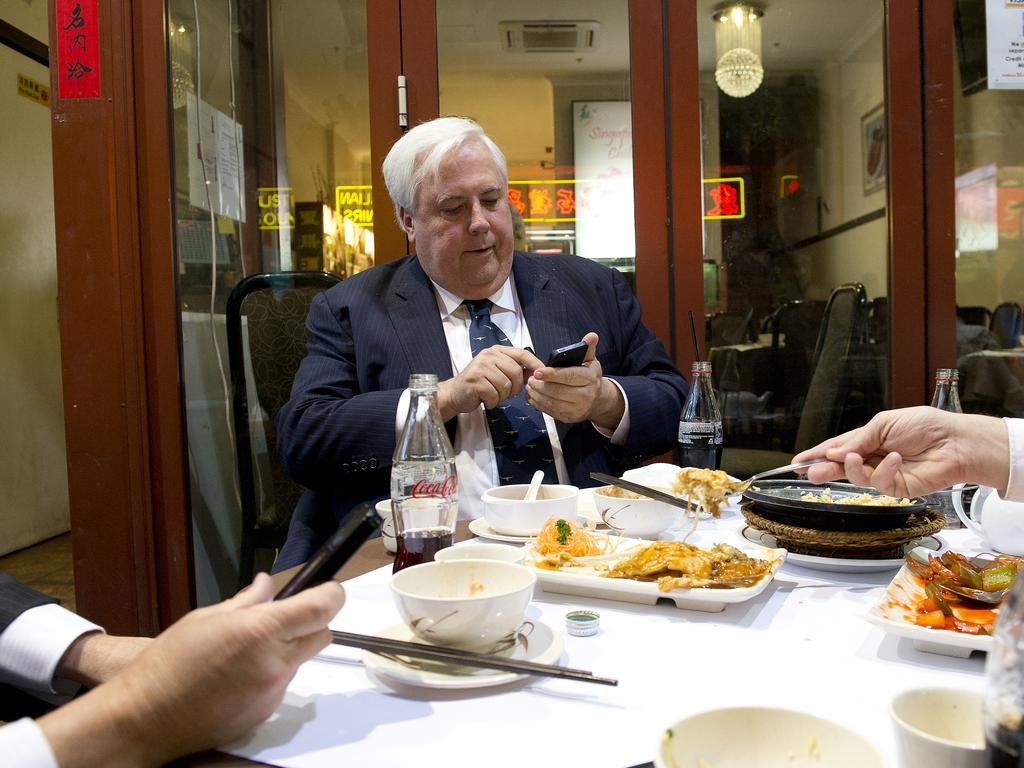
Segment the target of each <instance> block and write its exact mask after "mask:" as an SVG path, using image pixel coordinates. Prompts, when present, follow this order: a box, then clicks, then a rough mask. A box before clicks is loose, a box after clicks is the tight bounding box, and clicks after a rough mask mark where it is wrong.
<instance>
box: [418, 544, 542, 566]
mask: <svg viewBox="0 0 1024 768" xmlns="http://www.w3.org/2000/svg"><path fill="white" fill-rule="evenodd" d="M525 556H526V550H524V549H523V548H522V547H510V546H508V545H507V544H486V543H484V542H477V541H472V542H468V543H466V544H459V545H458V546H456V547H445V548H444V549H442V550H440V551H439V552H437V553H436V554H435V555H434V560H439V561H441V562H444V561H445V560H497V561H499V562H502V563H521V562H523V558H524V557H525Z"/></svg>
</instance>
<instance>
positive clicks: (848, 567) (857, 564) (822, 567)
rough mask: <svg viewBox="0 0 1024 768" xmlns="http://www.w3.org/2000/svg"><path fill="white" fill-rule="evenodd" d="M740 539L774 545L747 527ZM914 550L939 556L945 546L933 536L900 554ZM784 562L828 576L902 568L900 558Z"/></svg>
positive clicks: (792, 555)
mask: <svg viewBox="0 0 1024 768" xmlns="http://www.w3.org/2000/svg"><path fill="white" fill-rule="evenodd" d="M742 533H743V538H744V539H746V540H747V541H749V542H751V543H752V544H758V545H760V546H762V547H768V548H772V547H776V546H778V542H777V541H776V540H775V537H774V536H772V535H771V534H770V533H765V532H764V531H759V530H757V528H753V527H751V526H749V525H746V526H744V527H743V532H742ZM914 547H924V548H925V549H930V550H931V551H933V552H936V553H938V552H941V551H942V550H943V549H944V548H945V545H944V544H943V543H942V540H941V539H939V538H937V537H935V536H924V537H922V538H920V539H914V540H913V541H911V542H909V543H907V544H905V545H904V548H903V553H904V554H907V553H908V552H910V550H912V549H913V548H914ZM786 562H787V563H788V564H789V565H799V566H800V567H801V568H807V569H808V570H812V571H826V572H829V573H881V572H882V571H895V570H898V569H899V568H900V567H902V565H903V558H902V557H899V558H892V559H885V560H870V559H863V558H845V557H821V556H819V555H803V554H800V553H799V552H793V551H792V550H790V551H789V554H787V555H786Z"/></svg>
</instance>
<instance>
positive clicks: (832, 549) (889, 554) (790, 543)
mask: <svg viewBox="0 0 1024 768" xmlns="http://www.w3.org/2000/svg"><path fill="white" fill-rule="evenodd" d="M741 511H742V512H743V517H745V518H746V519H747V522H748V523H749V524H750V525H751V526H752V527H754V528H756V529H757V530H759V531H763V532H764V533H770V534H771V535H772V536H774V537H775V540H776V541H777V542H778V546H780V547H784V548H786V549H788V550H790V551H791V552H798V553H800V554H803V555H815V556H817V557H842V558H848V559H852V560H883V559H889V558H898V557H903V548H904V546H905V545H906V544H907V543H908V542H911V541H913V540H914V539H919V538H921V537H922V536H930V535H931V534H933V533H936V532H938V531H940V530H942V526H943V523H944V522H945V518H944V517H943V515H942V512H940V511H939V510H937V509H931V508H928V509H925V510H924V512H921V513H919V514H914V515H910V516H909V517H908V518H906V520H904V521H902V524H901V525H899V526H898V527H894V528H887V529H885V530H882V531H822V530H818V529H816V528H800V527H798V526H795V525H787V524H786V523H779V522H776V521H774V520H769V519H768V518H766V517H762V516H761V515H759V514H758V513H757V512H755V511H754V510H753V508H752V505H750V504H744V505H743V507H742V508H741Z"/></svg>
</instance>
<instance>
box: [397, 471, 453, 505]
mask: <svg viewBox="0 0 1024 768" xmlns="http://www.w3.org/2000/svg"><path fill="white" fill-rule="evenodd" d="M458 490H459V478H458V476H457V475H448V477H446V478H445V479H444V480H435V481H430V480H417V481H416V482H415V483H414V484H413V486H412V488H410V489H409V495H410V496H411V497H412V498H414V499H426V498H437V497H442V498H444V497H447V496H454V495H455V493H456V492H457V491H458Z"/></svg>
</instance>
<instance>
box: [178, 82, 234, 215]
mask: <svg viewBox="0 0 1024 768" xmlns="http://www.w3.org/2000/svg"><path fill="white" fill-rule="evenodd" d="M186 114H187V118H188V145H189V149H190V151H189V156H188V179H189V203H191V204H192V205H193V206H194V207H196V208H202V209H203V210H205V211H208V210H211V209H212V210H213V212H214V213H215V214H217V215H218V216H225V217H227V218H229V219H235V220H236V221H241V222H244V221H245V198H244V196H243V195H242V188H243V185H244V184H245V177H244V166H243V164H242V126H241V125H240V124H238V123H236V122H235V121H234V120H232V119H231V118H230V117H229V116H228V115H226V114H224V113H223V112H221V111H220V110H219V109H215V108H214V107H211V106H210V105H209V104H207V103H206V102H205V101H203V102H199V106H198V114H197V106H196V97H195V95H194V94H189V96H188V99H187V101H186ZM200 151H201V152H202V157H200Z"/></svg>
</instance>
